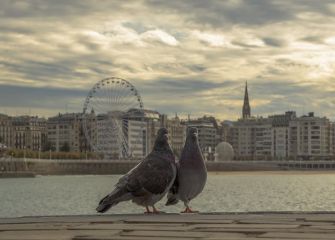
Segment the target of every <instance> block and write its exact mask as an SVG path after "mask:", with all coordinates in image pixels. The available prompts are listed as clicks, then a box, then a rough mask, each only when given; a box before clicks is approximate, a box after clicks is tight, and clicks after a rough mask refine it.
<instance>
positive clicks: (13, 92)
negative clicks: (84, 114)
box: [0, 85, 88, 114]
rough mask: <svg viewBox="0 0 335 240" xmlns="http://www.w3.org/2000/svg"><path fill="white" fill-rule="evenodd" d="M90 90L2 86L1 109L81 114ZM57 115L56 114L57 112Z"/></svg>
mask: <svg viewBox="0 0 335 240" xmlns="http://www.w3.org/2000/svg"><path fill="white" fill-rule="evenodd" d="M87 94H88V90H87V91H86V90H74V89H61V88H48V87H44V88H36V87H23V86H12V85H0V96H1V107H6V108H11V107H14V108H15V107H20V108H46V109H55V111H57V110H58V109H64V110H65V108H66V106H68V107H69V106H70V107H71V108H72V111H78V112H80V111H81V110H82V106H81V105H80V104H79V105H78V104H77V103H78V102H79V103H81V102H82V103H83V102H84V100H85V98H86V96H87ZM55 114H56V112H55Z"/></svg>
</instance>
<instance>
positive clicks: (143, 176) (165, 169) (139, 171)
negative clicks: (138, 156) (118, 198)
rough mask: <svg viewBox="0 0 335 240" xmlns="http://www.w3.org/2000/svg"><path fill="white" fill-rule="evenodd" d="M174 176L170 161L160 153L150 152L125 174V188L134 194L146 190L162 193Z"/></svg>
mask: <svg viewBox="0 0 335 240" xmlns="http://www.w3.org/2000/svg"><path fill="white" fill-rule="evenodd" d="M174 178H175V176H174V171H173V169H172V166H171V163H170V161H169V160H167V159H164V158H163V157H162V156H161V155H158V154H156V153H150V154H149V155H148V156H147V157H146V158H145V159H144V160H143V161H142V162H141V163H140V164H139V165H138V166H137V167H136V168H135V169H133V171H131V172H130V173H129V175H128V176H127V189H128V191H129V192H132V193H133V194H134V195H136V196H138V195H142V193H143V194H145V193H147V192H149V193H152V194H162V193H164V192H165V191H166V189H167V187H168V186H169V185H170V183H171V181H173V180H174ZM120 180H121V179H120Z"/></svg>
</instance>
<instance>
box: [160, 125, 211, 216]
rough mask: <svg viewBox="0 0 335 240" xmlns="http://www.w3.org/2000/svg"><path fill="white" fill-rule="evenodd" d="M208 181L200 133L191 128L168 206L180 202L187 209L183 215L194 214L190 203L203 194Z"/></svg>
mask: <svg viewBox="0 0 335 240" xmlns="http://www.w3.org/2000/svg"><path fill="white" fill-rule="evenodd" d="M206 180H207V169H206V164H205V161H204V158H203V156H202V153H201V150H200V147H199V142H198V131H197V129H196V128H189V129H188V133H187V137H186V142H185V146H184V149H183V151H182V153H181V157H180V160H179V162H178V163H177V177H176V180H175V182H174V184H173V186H172V187H171V189H170V191H169V194H168V200H167V202H166V205H167V206H168V205H173V204H176V203H177V202H178V201H179V200H181V201H183V202H184V205H185V207H186V209H185V211H183V213H192V212H194V211H192V209H191V208H190V207H189V202H190V201H191V200H192V199H194V198H195V197H196V196H197V195H198V194H200V193H201V192H202V190H203V189H204V187H205V184H206Z"/></svg>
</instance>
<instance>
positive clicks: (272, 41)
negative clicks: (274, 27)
mask: <svg viewBox="0 0 335 240" xmlns="http://www.w3.org/2000/svg"><path fill="white" fill-rule="evenodd" d="M262 40H263V42H264V43H265V44H266V45H268V46H271V47H284V46H285V45H286V42H285V41H284V40H282V39H278V38H271V37H265V38H263V39H262Z"/></svg>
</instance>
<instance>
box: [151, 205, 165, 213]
mask: <svg viewBox="0 0 335 240" xmlns="http://www.w3.org/2000/svg"><path fill="white" fill-rule="evenodd" d="M152 210H153V212H152V213H154V214H160V213H164V212H162V211H159V210H157V208H155V206H152Z"/></svg>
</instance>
